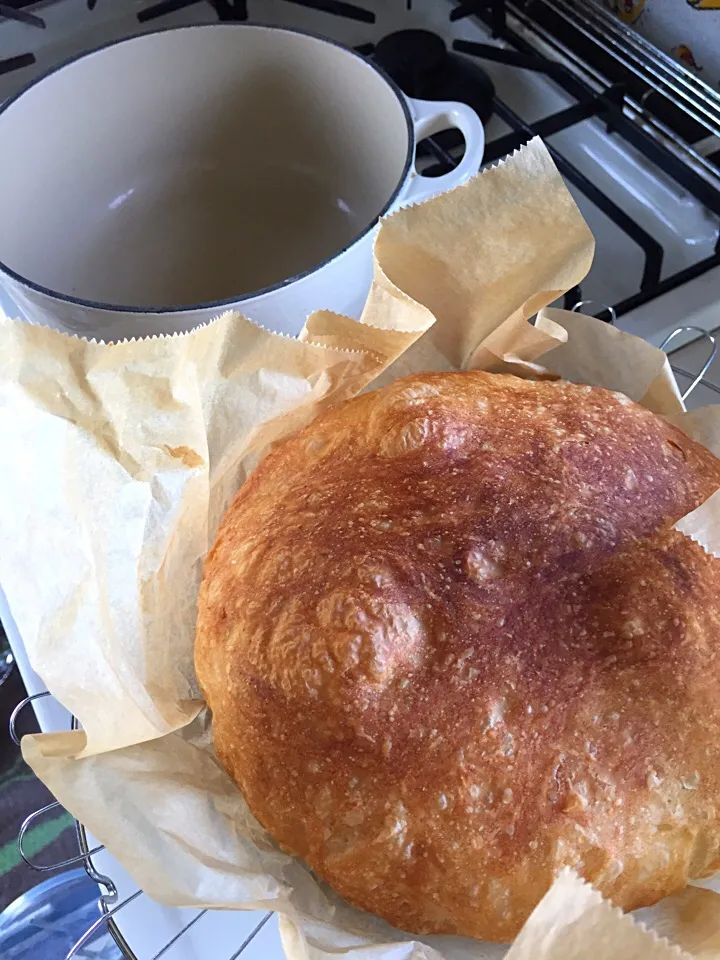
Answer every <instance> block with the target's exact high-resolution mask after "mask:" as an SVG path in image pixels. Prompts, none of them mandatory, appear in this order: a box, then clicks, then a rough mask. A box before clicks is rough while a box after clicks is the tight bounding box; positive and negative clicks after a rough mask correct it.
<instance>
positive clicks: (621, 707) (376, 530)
mask: <svg viewBox="0 0 720 960" xmlns="http://www.w3.org/2000/svg"><path fill="white" fill-rule="evenodd" d="M718 487H720V461H718V460H716V459H715V457H713V456H712V454H710V453H709V452H708V451H707V450H706V449H705V448H703V447H702V446H700V445H699V444H698V443H696V442H694V441H692V440H690V439H689V438H688V437H686V436H685V435H684V434H683V433H681V432H680V431H679V430H677V429H675V428H674V427H672V426H670V425H668V424H667V423H666V422H665V421H664V420H662V419H661V418H659V417H657V416H655V415H654V414H652V413H650V412H649V411H648V410H646V409H644V408H642V407H640V406H638V405H636V404H635V403H632V402H631V401H629V400H628V399H627V398H626V397H624V396H622V395H620V394H616V393H611V392H609V391H607V390H601V389H598V388H591V387H585V386H577V385H574V384H570V383H567V382H564V381H560V382H529V381H525V380H520V379H517V378H515V377H510V376H498V375H490V374H485V373H442V374H424V375H419V376H412V377H408V378H406V379H402V380H398V381H396V382H395V383H393V384H392V385H391V386H389V387H387V388H385V389H382V390H378V391H376V392H374V393H368V394H365V395H363V396H361V397H358V398H357V399H355V400H351V401H350V402H348V403H345V404H343V405H341V406H338V407H335V408H333V409H331V410H329V411H328V412H326V413H324V414H323V415H322V416H320V417H319V418H318V419H317V420H315V421H314V422H313V423H311V424H310V426H308V427H307V428H306V429H305V430H303V431H302V432H300V433H299V434H297V435H296V436H294V437H292V438H291V439H289V440H288V441H286V442H285V443H284V444H283V445H282V446H280V447H279V448H278V449H276V450H275V451H274V452H273V453H272V454H271V455H269V456H268V457H267V458H266V459H265V460H264V461H263V462H262V463H261V464H260V466H259V467H258V469H257V470H256V471H255V473H254V474H253V476H252V477H251V478H250V480H249V482H248V483H246V484H245V486H244V487H243V488H242V489H241V490H240V492H239V494H238V496H237V498H236V499H235V501H234V503H233V504H232V505H231V506H230V508H229V509H228V511H227V513H226V515H225V518H224V520H223V522H222V525H221V528H220V532H219V536H218V539H217V543H216V544H215V546H214V548H213V549H212V551H211V552H210V554H209V556H208V558H207V562H206V566H205V574H204V580H203V584H202V588H201V591H200V603H199V616H198V631H197V642H196V664H197V672H198V677H199V679H200V683H201V685H202V688H203V690H204V692H205V695H206V697H207V700H208V703H209V705H210V707H211V708H212V711H213V724H214V727H213V729H214V740H215V747H216V750H217V755H218V757H219V759H220V761H221V763H222V764H223V765H224V766H225V768H226V769H227V770H228V772H229V773H230V775H231V776H232V777H233V778H234V779H235V781H236V782H237V783H238V785H239V786H240V788H241V789H242V791H243V793H244V795H245V797H246V798H247V802H248V804H249V806H250V809H251V810H252V811H253V813H254V814H255V816H256V817H257V819H258V820H259V821H260V823H262V824H263V825H264V826H265V827H266V828H267V829H268V830H269V831H270V832H271V833H272V834H273V836H274V837H275V838H276V839H277V841H278V843H279V844H280V845H281V846H282V847H283V849H285V850H287V851H289V852H291V853H294V854H297V855H299V856H300V857H302V858H304V859H305V861H306V862H307V863H308V864H309V865H310V866H311V867H312V868H313V869H314V870H315V871H316V872H317V873H318V874H319V875H320V876H321V877H322V878H324V879H325V880H326V881H327V882H328V883H329V884H331V885H332V886H333V887H334V889H335V890H336V891H337V892H338V893H340V894H341V895H342V896H344V897H345V898H346V899H347V900H348V901H350V902H351V903H353V904H355V905H357V906H359V907H362V908H364V909H365V910H369V911H371V912H372V913H375V914H377V915H379V916H380V917H382V918H384V919H385V920H387V921H389V922H390V923H391V924H393V925H394V926H397V927H400V928H403V929H405V930H408V931H411V932H414V933H452V934H466V935H469V936H472V937H477V938H478V939H481V940H497V941H508V940H510V939H512V938H513V937H514V936H515V934H517V932H518V930H519V929H520V927H521V926H522V924H523V922H524V921H525V920H526V919H527V917H528V915H529V914H530V912H531V911H532V909H533V907H534V906H535V905H536V904H537V903H538V901H539V900H540V899H541V898H542V896H543V894H544V893H545V892H546V890H547V889H548V887H549V886H550V885H551V883H552V881H553V878H554V877H555V875H556V874H557V873H558V871H559V870H560V869H561V868H562V867H564V866H566V865H569V866H571V867H574V868H575V869H576V870H577V871H579V873H580V874H582V876H583V877H585V878H586V879H587V880H589V881H591V882H592V883H593V884H595V885H596V886H597V887H598V888H599V889H600V890H601V891H602V893H603V894H605V895H606V896H608V897H610V898H611V899H612V900H613V901H614V902H615V903H617V904H618V905H620V906H621V907H623V908H625V909H633V908H636V907H640V906H643V905H648V904H652V903H654V902H655V901H657V900H658V899H660V898H662V897H663V896H665V895H667V894H669V893H671V892H672V891H674V890H677V889H678V888H681V887H683V886H685V885H686V884H687V882H688V880H690V879H691V878H693V877H697V876H700V875H703V874H708V873H709V872H712V871H713V869H720V657H719V655H720V561H718V560H715V559H713V558H712V557H710V556H708V555H707V554H706V553H705V552H704V551H703V550H702V549H701V548H700V547H699V546H698V545H697V544H696V543H694V542H693V541H691V540H690V539H689V538H687V537H685V536H684V535H682V534H679V533H677V532H675V531H673V530H672V525H673V524H674V523H675V521H677V520H678V519H679V518H680V517H681V516H683V515H684V514H686V513H688V512H689V511H691V510H693V509H694V508H695V507H697V506H698V505H699V504H700V503H702V502H703V501H704V500H705V499H706V498H707V497H708V496H710V494H712V493H713V492H714V491H715V490H716V489H717V488H718Z"/></svg>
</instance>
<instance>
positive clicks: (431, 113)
mask: <svg viewBox="0 0 720 960" xmlns="http://www.w3.org/2000/svg"><path fill="white" fill-rule="evenodd" d="M407 101H408V103H409V105H410V113H411V114H412V119H413V128H414V131H415V144H416V145H417V144H418V143H419V142H420V141H421V140H424V139H425V137H431V136H432V135H433V134H434V133H441V132H442V131H443V130H451V129H453V128H457V129H458V130H459V131H460V132H461V133H462V135H463V137H464V138H465V154H464V156H463V158H462V160H461V161H460V163H459V164H458V165H457V167H455V169H454V170H451V171H450V173H446V174H443V176H441V177H424V176H423V175H422V174H420V173H418V172H417V170H416V169H415V166H414V165H413V169H412V171H411V173H410V187H409V189H408V191H407V192H406V193H405V195H404V196H403V198H402V204H403V205H405V204H406V203H419V202H420V201H421V200H426V199H427V198H428V197H432V196H435V194H438V193H443V192H444V191H445V190H450V189H452V187H457V186H459V185H460V184H461V183H464V182H465V181H466V180H469V179H470V177H472V176H474V175H475V174H476V173H477V172H478V170H479V169H480V164H481V163H482V158H483V153H484V151H485V130H484V129H483V125H482V122H481V120H480V118H479V117H478V115H477V114H476V113H475V111H474V110H473V109H472V108H471V107H468V106H467V104H464V103H456V102H455V101H452V100H447V101H444V100H414V99H413V98H412V97H407Z"/></svg>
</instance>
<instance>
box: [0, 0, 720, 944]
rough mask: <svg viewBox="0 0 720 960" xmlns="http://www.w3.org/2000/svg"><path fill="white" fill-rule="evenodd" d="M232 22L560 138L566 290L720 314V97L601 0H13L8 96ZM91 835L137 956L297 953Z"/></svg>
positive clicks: (97, 865)
mask: <svg viewBox="0 0 720 960" xmlns="http://www.w3.org/2000/svg"><path fill="white" fill-rule="evenodd" d="M11 8H12V9H11ZM217 20H238V21H244V20H249V21H251V22H263V23H270V24H277V25H281V26H288V27H294V28H298V29H305V30H309V31H312V32H314V33H317V34H320V35H324V36H328V37H331V38H333V39H335V40H338V41H340V42H343V43H346V44H348V45H349V46H353V47H355V48H356V49H358V50H360V51H361V52H362V53H364V54H366V55H367V56H370V57H373V58H375V59H376V60H377V62H378V63H380V64H381V65H382V66H383V67H384V68H385V69H386V70H387V72H388V73H390V74H391V75H392V76H393V77H394V78H395V80H396V81H397V83H398V84H399V85H400V86H401V87H402V88H403V89H404V90H405V91H406V92H407V93H408V94H411V95H413V96H417V97H422V98H427V99H459V100H463V101H465V102H467V103H468V104H469V105H470V106H472V107H473V108H474V109H475V110H476V111H477V113H478V114H479V116H480V117H481V118H482V120H483V122H484V123H485V127H486V136H487V150H486V155H485V163H492V162H494V161H496V160H498V159H499V158H501V157H502V156H504V155H505V154H506V153H508V152H510V151H512V150H514V149H516V148H517V147H518V146H520V145H521V144H522V143H524V142H525V141H527V140H528V139H529V138H530V137H531V136H533V135H535V134H539V135H541V136H543V138H544V139H545V141H546V143H547V144H548V146H549V147H550V149H551V151H552V153H553V156H554V158H555V162H556V164H557V165H558V167H559V169H560V171H561V172H562V174H563V176H564V177H565V180H566V182H567V184H568V186H569V188H570V190H571V192H572V194H573V196H574V197H575V199H576V202H577V203H578V205H579V207H580V209H581V210H582V212H583V215H584V216H585V218H586V220H587V221H588V224H589V225H590V227H591V229H592V231H593V233H594V234H595V237H596V240H597V252H596V257H595V263H594V265H593V268H592V270H591V273H590V274H589V276H588V278H587V279H586V280H585V281H584V282H583V284H582V288H581V289H580V288H577V289H575V290H573V291H570V292H569V294H568V295H567V297H566V298H565V304H566V305H570V306H572V305H573V304H574V303H575V302H576V301H579V300H589V301H594V302H595V306H596V310H597V312H599V313H600V314H602V315H604V316H605V317H609V318H614V319H615V320H616V322H617V323H618V325H619V326H622V327H624V328H625V329H628V330H630V331H631V332H634V333H637V334H639V335H641V336H644V337H646V338H647V339H649V340H651V341H653V342H655V343H660V342H661V341H662V340H663V339H664V338H665V337H666V336H667V335H668V334H669V333H670V332H671V331H672V330H674V329H675V328H676V327H678V326H679V325H681V324H682V323H695V324H697V325H698V326H700V327H704V328H706V329H714V328H716V327H718V326H720V312H718V307H717V304H718V303H719V302H720V170H718V166H717V161H718V156H717V146H718V143H719V142H720V141H718V140H717V137H718V136H719V135H720V97H718V95H717V93H716V92H713V91H712V90H710V89H709V88H705V87H704V85H703V84H702V83H701V82H700V81H699V80H698V79H697V78H696V77H694V76H692V75H691V74H689V73H688V72H687V71H685V70H684V69H683V67H682V66H680V65H678V64H675V63H673V62H672V61H669V60H668V58H665V57H664V55H662V54H660V53H659V52H658V51H655V50H654V49H652V48H650V47H649V45H647V44H646V43H645V42H644V41H642V42H641V41H640V40H638V39H637V38H635V37H634V35H630V32H629V31H625V30H624V28H623V27H622V25H621V24H617V23H616V22H615V21H612V20H611V18H610V17H608V16H607V15H606V14H604V13H603V12H602V10H601V9H600V8H598V7H596V6H595V5H594V4H593V3H592V0H583V2H582V5H581V4H580V0H525V2H522V0H520V2H517V3H510V2H507V3H505V2H503V0H466V2H451V0H357V2H341V0H46V2H44V3H28V2H26V0H12V2H11V3H9V4H8V3H7V2H6V3H2V2H1V0H0V100H1V99H4V98H5V97H7V96H11V95H13V94H14V93H16V92H17V91H18V90H19V89H21V88H22V86H23V85H24V84H26V83H28V82H30V81H31V80H32V79H34V78H35V77H36V76H38V75H39V74H41V73H43V72H44V71H46V70H48V69H51V68H53V67H55V66H57V65H58V64H59V63H61V62H63V61H64V60H66V59H68V58H71V57H75V56H78V55H79V54H81V53H84V52H86V51H88V50H92V49H93V48H95V47H97V46H100V45H102V44H105V43H108V42H111V41H113V40H117V39H120V38H122V37H125V36H130V35H132V34H135V33H138V32H140V31H147V30H156V29H161V28H167V27H172V26H180V25H184V24H190V23H203V22H214V21H217ZM462 149H463V145H462V142H461V141H460V140H459V139H458V136H457V134H452V133H446V134H440V135H438V136H435V137H433V138H432V139H431V140H428V141H425V142H424V143H423V144H421V145H420V148H419V150H420V154H421V158H422V165H423V167H424V172H425V173H429V174H432V173H437V174H440V173H443V172H445V171H446V170H447V169H448V167H450V166H452V165H453V164H454V163H456V162H457V159H458V157H459V156H460V155H461V152H462ZM606 307H611V308H612V309H611V310H607V309H606ZM676 343H677V341H676ZM678 345H679V344H678ZM0 616H1V617H2V619H3V622H4V623H5V625H6V628H7V629H8V634H9V636H10V639H11V643H12V645H13V649H14V652H15V655H16V658H17V660H18V664H19V666H20V668H21V670H22V673H23V677H24V679H25V681H26V685H27V686H28V689H29V691H30V692H31V693H40V692H42V690H43V685H42V682H41V681H40V679H39V678H38V677H37V676H36V675H35V674H33V672H32V670H31V668H30V666H29V664H28V662H27V658H26V657H25V654H24V650H23V647H22V640H21V638H20V637H19V636H18V635H17V631H15V630H14V628H13V625H12V620H11V618H10V616H9V611H7V609H6V608H5V607H4V605H3V598H2V594H1V592H0ZM36 708H37V710H36V712H37V713H38V717H39V720H40V723H41V726H42V727H43V729H47V730H50V729H59V728H61V727H63V726H64V725H67V724H68V723H69V722H70V718H69V716H68V715H67V714H66V713H65V712H64V711H63V710H62V708H60V707H59V706H58V705H57V704H55V703H54V702H53V701H52V700H51V698H49V697H48V698H45V699H41V700H39V701H37V704H36ZM43 815H44V814H43ZM80 843H81V854H80V855H79V856H80V861H79V862H87V863H88V864H89V869H90V871H91V873H92V875H94V876H95V877H96V878H97V879H99V880H103V883H104V888H105V889H108V890H109V891H110V892H109V894H108V895H107V896H106V897H105V898H104V899H103V909H104V911H105V917H104V919H103V922H104V923H107V924H108V926H110V928H111V929H112V930H113V932H114V934H115V935H116V937H117V938H118V942H119V943H121V944H122V945H123V950H124V951H125V953H126V956H128V957H137V958H138V960H151V958H157V957H159V956H160V955H161V954H162V956H166V955H167V956H168V957H169V958H170V960H199V958H202V960H232V958H236V957H239V956H241V955H242V956H243V958H244V960H249V958H251V957H253V958H257V960H260V958H263V960H275V958H279V957H280V956H281V949H280V945H279V940H278V932H277V924H276V921H275V920H274V919H268V915H266V914H264V913H257V912H250V913H243V914H239V913H232V912H227V913H223V912H219V911H200V912H198V911H196V910H174V909H170V908H165V907H160V906H158V905H157V904H154V903H153V902H152V901H150V900H149V899H148V898H147V897H146V896H145V895H144V894H142V892H141V891H138V890H137V888H136V886H135V885H134V883H133V881H132V880H131V878H130V877H129V876H128V875H127V874H126V873H125V871H124V870H123V869H122V868H121V867H120V866H119V864H118V863H117V862H116V861H115V860H114V859H113V858H112V857H111V856H110V855H109V854H107V852H106V851H104V850H99V851H96V852H94V853H93V854H92V856H90V855H88V849H89V848H90V847H92V846H93V843H92V840H91V839H90V838H87V837H86V836H85V834H84V833H83V832H82V831H81V832H80ZM103 878H104V879H103ZM91 944H92V941H89V946H90V947H91ZM502 953H503V950H502V948H497V952H495V953H494V954H492V955H493V956H498V957H499V956H501V955H502ZM82 955H83V954H82V953H79V954H78V956H82ZM84 955H86V956H92V955H93V954H92V952H88V953H87V954H84ZM486 955H487V956H490V955H491V954H490V953H488V954H486ZM478 956H480V954H478Z"/></svg>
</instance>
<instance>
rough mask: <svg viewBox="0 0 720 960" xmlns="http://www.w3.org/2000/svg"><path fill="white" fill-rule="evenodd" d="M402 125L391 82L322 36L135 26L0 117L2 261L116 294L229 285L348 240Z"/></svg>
mask: <svg viewBox="0 0 720 960" xmlns="http://www.w3.org/2000/svg"><path fill="white" fill-rule="evenodd" d="M410 137H411V134H410V133H409V130H408V123H407V120H406V114H405V112H404V110H403V107H402V105H401V102H400V100H399V98H398V96H397V94H396V93H395V92H394V90H393V89H392V87H390V85H389V84H387V83H386V82H385V80H384V79H383V78H382V77H381V76H380V75H379V74H378V73H377V72H376V71H375V70H374V69H373V68H372V67H371V66H370V65H369V64H367V63H365V62H364V61H363V60H361V59H360V58H359V57H357V56H355V55H354V54H352V53H349V52H348V51H346V50H343V49H342V48H340V47H337V46H334V45H333V44H330V43H328V42H324V41H321V40H318V39H315V38H313V37H308V36H305V35H303V34H298V33H293V32H290V31H284V30H277V29H270V28H264V27H248V26H237V25H235V26H233V25H227V24H226V25H222V24H219V25H208V26H203V27H190V28H184V29H180V30H169V31H164V32H161V33H155V34H149V35H145V36H140V37H136V38H133V39H131V40H128V41H124V42H122V43H118V44H115V45H113V46H109V47H106V48H104V49H102V50H99V51H97V52H95V53H92V54H90V55H88V56H85V57H82V58H81V59H79V60H76V61H74V62H72V63H71V64H69V65H68V66H65V67H63V68H61V69H59V70H57V71H55V72H54V73H52V74H51V75H49V76H48V77H46V78H44V79H43V80H41V81H40V82H38V83H36V84H35V85H34V86H32V87H30V88H29V89H28V90H27V91H26V92H25V93H23V94H22V95H21V96H20V97H19V98H18V99H16V100H14V101H12V102H11V103H10V104H9V105H8V106H7V107H6V108H5V110H4V111H3V112H0V142H1V143H2V153H3V157H2V167H3V176H2V177H1V178H0V264H2V265H3V266H5V267H6V268H9V269H10V270H11V271H13V272H14V273H16V274H18V275H19V276H20V277H21V278H23V279H24V280H26V281H30V282H31V283H34V284H37V285H41V286H43V287H46V288H49V289H50V290H52V291H55V292H58V293H60V294H62V295H65V296H70V297H77V298H81V299H84V300H94V301H100V302H103V303H106V304H112V305H115V306H119V305H124V306H134V307H141V308H142V307H151V308H152V307H154V308H159V307H163V306H164V307H178V306H189V305H192V304H201V303H206V302H209V301H214V300H221V299H226V298H231V297H240V296H242V295H243V294H247V293H249V292H251V291H256V290H259V289H262V288H264V287H267V286H271V285H273V284H276V283H280V282H282V281H283V280H286V279H288V278H291V277H293V276H296V275H297V274H299V273H302V272H304V271H307V270H309V269H311V268H312V267H314V266H315V265H317V264H319V263H321V262H322V261H324V260H326V259H328V258H330V257H332V256H333V255H334V254H335V253H337V252H338V251H340V250H342V249H343V248H344V247H346V246H347V245H348V244H349V243H351V242H352V240H353V239H354V238H355V237H357V236H359V235H360V234H361V233H362V232H363V231H364V230H365V228H366V227H367V226H368V225H369V224H371V223H372V222H373V221H374V220H375V219H376V218H377V216H378V215H379V214H380V213H381V212H382V211H383V210H384V209H385V208H386V206H387V204H388V202H389V201H390V200H391V199H392V197H393V195H394V194H395V192H396V191H397V188H398V185H399V183H400V181H401V180H402V178H403V174H404V172H405V169H406V163H407V158H408V150H409V146H410Z"/></svg>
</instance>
